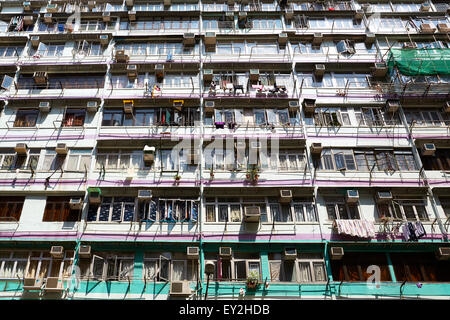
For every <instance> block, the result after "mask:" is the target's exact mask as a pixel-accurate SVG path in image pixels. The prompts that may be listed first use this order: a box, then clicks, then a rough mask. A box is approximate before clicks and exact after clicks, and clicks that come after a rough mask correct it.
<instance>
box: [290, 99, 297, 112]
mask: <svg viewBox="0 0 450 320" xmlns="http://www.w3.org/2000/svg"><path fill="white" fill-rule="evenodd" d="M297 110H298V101H289V111H297Z"/></svg>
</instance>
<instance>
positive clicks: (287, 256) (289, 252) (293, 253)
mask: <svg viewBox="0 0 450 320" xmlns="http://www.w3.org/2000/svg"><path fill="white" fill-rule="evenodd" d="M283 258H284V260H295V259H297V249H295V248H285V249H284V252H283Z"/></svg>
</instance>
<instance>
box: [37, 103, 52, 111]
mask: <svg viewBox="0 0 450 320" xmlns="http://www.w3.org/2000/svg"><path fill="white" fill-rule="evenodd" d="M39 111H40V112H42V113H47V112H49V111H50V102H48V101H41V102H39Z"/></svg>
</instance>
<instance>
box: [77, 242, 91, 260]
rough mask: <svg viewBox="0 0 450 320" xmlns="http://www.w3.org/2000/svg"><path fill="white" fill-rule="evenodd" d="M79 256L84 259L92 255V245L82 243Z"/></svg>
mask: <svg viewBox="0 0 450 320" xmlns="http://www.w3.org/2000/svg"><path fill="white" fill-rule="evenodd" d="M78 256H79V257H80V258H82V259H84V258H90V257H91V246H88V245H81V246H80V249H79V250H78Z"/></svg>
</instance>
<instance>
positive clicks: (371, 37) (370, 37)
mask: <svg viewBox="0 0 450 320" xmlns="http://www.w3.org/2000/svg"><path fill="white" fill-rule="evenodd" d="M374 42H375V33H373V32H367V33H366V39H365V43H366V44H372V43H374Z"/></svg>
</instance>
